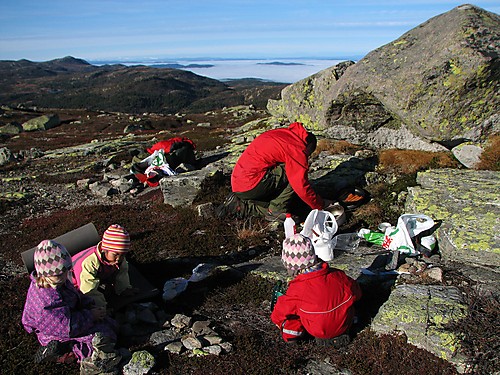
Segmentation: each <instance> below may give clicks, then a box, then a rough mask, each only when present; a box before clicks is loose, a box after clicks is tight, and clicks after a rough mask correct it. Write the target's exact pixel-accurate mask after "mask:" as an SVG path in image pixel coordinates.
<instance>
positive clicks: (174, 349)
mask: <svg viewBox="0 0 500 375" xmlns="http://www.w3.org/2000/svg"><path fill="white" fill-rule="evenodd" d="M183 348H184V345H182V343H181V342H180V341H174V342H171V343H170V344H168V345H167V346H165V350H167V351H168V352H170V353H172V354H180V353H181V352H182V349H183Z"/></svg>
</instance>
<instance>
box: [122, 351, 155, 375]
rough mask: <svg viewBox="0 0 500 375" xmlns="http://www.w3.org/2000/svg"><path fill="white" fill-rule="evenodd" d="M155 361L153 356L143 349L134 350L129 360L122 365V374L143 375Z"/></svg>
mask: <svg viewBox="0 0 500 375" xmlns="http://www.w3.org/2000/svg"><path fill="white" fill-rule="evenodd" d="M155 363H156V361H155V358H154V356H153V355H152V354H151V353H149V352H147V351H145V350H141V351H137V352H134V353H132V358H131V359H130V361H129V362H128V363H127V364H126V365H125V366H124V367H123V375H145V374H147V373H148V372H149V371H150V370H151V369H152V368H153V366H154V365H155Z"/></svg>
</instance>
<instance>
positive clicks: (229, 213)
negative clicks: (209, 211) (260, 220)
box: [215, 193, 243, 219]
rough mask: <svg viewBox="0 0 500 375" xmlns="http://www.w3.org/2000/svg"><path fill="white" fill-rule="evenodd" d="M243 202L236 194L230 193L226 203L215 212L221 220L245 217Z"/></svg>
mask: <svg viewBox="0 0 500 375" xmlns="http://www.w3.org/2000/svg"><path fill="white" fill-rule="evenodd" d="M242 208H243V207H242V204H241V200H240V199H239V198H238V197H237V196H236V194H234V193H230V194H229V195H228V196H227V198H226V200H225V201H224V203H222V204H221V205H220V206H219V207H217V209H216V210H215V214H216V215H217V217H218V218H219V219H222V218H223V217H243V209H242Z"/></svg>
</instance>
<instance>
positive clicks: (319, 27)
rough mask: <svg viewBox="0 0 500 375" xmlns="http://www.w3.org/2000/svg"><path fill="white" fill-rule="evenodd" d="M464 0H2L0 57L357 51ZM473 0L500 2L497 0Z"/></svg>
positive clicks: (332, 54)
mask: <svg viewBox="0 0 500 375" xmlns="http://www.w3.org/2000/svg"><path fill="white" fill-rule="evenodd" d="M461 4H463V3H462V2H457V1H438V0H436V1H432V0H429V1H423V0H422V1H420V0H408V1H403V0H394V1H393V0H376V1H363V0H361V1H357V0H353V1H335V0H330V1H329V0H267V1H261V0H241V1H238V0H222V1H210V0H199V1H198V0H163V1H162V0H133V1H130V0H122V1H118V0H43V1H40V0H36V1H35V0H2V1H1V3H0V59H1V60H19V59H28V60H32V61H46V60H51V59H54V58H60V57H64V56H74V57H79V58H83V59H85V60H89V61H92V60H94V61H95V60H122V61H126V60H127V59H136V60H144V59H149V58H155V59H156V58H157V59H176V58H201V57H203V58H206V57H213V58H300V57H306V58H331V59H335V58H358V57H363V56H364V55H365V54H367V53H368V52H370V51H371V50H373V49H375V48H377V47H380V46H382V45H384V44H386V43H389V42H390V41H392V40H394V39H396V38H398V37H399V36H401V35H402V34H403V33H405V32H406V31H408V30H410V29H412V28H414V27H415V26H417V25H419V24H420V23H422V22H424V21H426V20H428V19H429V18H431V17H433V16H436V15H438V14H441V13H444V12H447V11H449V10H451V9H452V8H454V7H456V6H458V5H461ZM474 4H475V5H477V6H480V7H482V8H484V9H486V10H488V11H491V12H494V13H497V14H498V13H499V12H500V1H499V0H495V1H488V0H486V1H478V2H475V3H474Z"/></svg>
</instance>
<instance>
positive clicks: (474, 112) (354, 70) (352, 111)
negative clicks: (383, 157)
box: [268, 5, 500, 151]
mask: <svg viewBox="0 0 500 375" xmlns="http://www.w3.org/2000/svg"><path fill="white" fill-rule="evenodd" d="M499 40H500V17H499V16H498V15H497V14H495V13H491V12H488V11H486V10H483V9H481V8H478V7H476V6H472V5H462V6H459V7H456V8H454V9H452V10H451V11H449V12H447V13H444V14H441V15H439V16H436V17H434V18H431V19H430V20H428V21H427V22H424V23H423V24H421V25H419V26H417V27H416V28H414V29H412V30H410V31H409V32H407V33H405V34H404V35H402V36H401V37H400V38H398V39H397V40H395V41H393V42H391V43H389V44H386V45H384V46H382V47H380V48H378V49H376V50H374V51H372V52H370V53H369V54H368V55H366V56H365V57H364V58H363V59H361V60H360V61H359V62H357V63H356V64H354V65H352V66H349V67H348V68H347V69H345V72H344V73H343V74H342V75H341V76H339V74H334V73H333V72H336V71H340V72H342V71H343V70H342V69H340V67H337V68H336V67H334V68H330V69H326V70H324V71H322V72H319V73H317V74H316V75H315V76H312V77H309V78H306V79H305V80H302V81H299V82H297V83H296V84H294V85H292V87H287V88H285V89H284V90H283V91H282V99H281V101H280V102H278V103H276V102H272V101H271V102H270V103H269V105H268V108H269V110H270V111H271V113H272V114H273V115H275V116H280V117H285V118H287V119H288V120H289V121H297V120H301V121H303V122H304V123H305V124H306V126H307V127H309V128H311V129H325V134H326V135H327V136H330V137H332V138H343V139H348V140H351V139H352V140H353V141H355V142H356V143H364V144H367V145H372V144H373V143H375V144H374V146H376V147H393V146H396V147H398V148H414V149H423V150H430V151H433V150H434V151H437V150H439V148H440V147H439V145H437V144H435V143H431V142H439V143H440V144H444V145H446V146H454V145H456V144H458V143H460V141H461V140H462V139H469V140H473V141H483V140H484V139H485V138H486V137H487V136H488V135H490V134H491V133H494V132H498V131H499V127H500V126H499V125H500V116H498V108H499V104H500V96H499V95H498V92H499V89H500V84H499V77H500V69H499V68H500V61H499V51H500V43H499ZM377 132H378V133H380V134H378V136H377V137H376V141H377V142H374V139H373V137H374V136H373V134H374V133H377ZM400 132H407V133H411V134H413V135H414V137H417V138H422V139H423V140H426V141H427V144H426V145H415V146H412V145H411V143H412V142H407V143H404V144H402V143H401V141H402V140H404V138H405V137H398V136H397V134H398V133H400ZM384 136H385V137H386V138H387V142H386V143H384V142H382V141H383V137H384ZM393 138H399V139H397V140H393Z"/></svg>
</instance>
